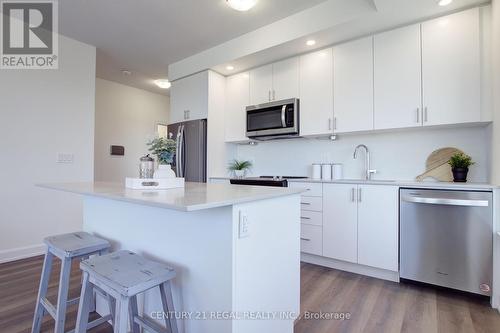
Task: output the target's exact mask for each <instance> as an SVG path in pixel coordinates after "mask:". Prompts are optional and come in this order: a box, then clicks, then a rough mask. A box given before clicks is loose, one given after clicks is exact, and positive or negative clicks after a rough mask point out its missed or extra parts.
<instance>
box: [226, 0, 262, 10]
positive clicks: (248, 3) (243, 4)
mask: <svg viewBox="0 0 500 333" xmlns="http://www.w3.org/2000/svg"><path fill="white" fill-rule="evenodd" d="M226 3H227V4H228V5H229V7H231V8H232V9H235V10H238V11H240V12H245V11H247V10H249V9H251V8H252V7H253V6H255V4H256V3H257V0H226Z"/></svg>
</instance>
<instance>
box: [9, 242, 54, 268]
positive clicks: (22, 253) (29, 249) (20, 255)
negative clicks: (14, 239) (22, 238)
mask: <svg viewBox="0 0 500 333" xmlns="http://www.w3.org/2000/svg"><path fill="white" fill-rule="evenodd" d="M45 249H46V246H45V245H44V244H38V245H32V246H25V247H18V248H15V249H8V250H2V251H0V264H1V263H5V262H9V261H15V260H20V259H25V258H30V257H35V256H39V255H41V254H44V253H45Z"/></svg>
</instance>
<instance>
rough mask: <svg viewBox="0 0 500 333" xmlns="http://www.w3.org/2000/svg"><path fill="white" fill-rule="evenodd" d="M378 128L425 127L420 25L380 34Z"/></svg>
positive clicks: (376, 89) (376, 45) (376, 86)
mask: <svg viewBox="0 0 500 333" xmlns="http://www.w3.org/2000/svg"><path fill="white" fill-rule="evenodd" d="M373 47H374V48H373V52H374V66H375V67H374V73H375V75H374V92H375V98H374V100H375V102H374V103H375V113H374V121H375V129H389V128H403V127H415V126H421V125H422V117H421V111H422V108H421V107H422V105H421V104H422V94H421V90H422V88H421V87H422V77H421V55H420V25H419V24H417V25H412V26H409V27H404V28H401V29H397V30H393V31H389V32H386V33H382V34H379V35H376V36H375V37H374V42H373Z"/></svg>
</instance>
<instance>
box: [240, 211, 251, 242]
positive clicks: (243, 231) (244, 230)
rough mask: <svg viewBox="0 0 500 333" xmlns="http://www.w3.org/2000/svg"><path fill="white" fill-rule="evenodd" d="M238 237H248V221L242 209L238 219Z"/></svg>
mask: <svg viewBox="0 0 500 333" xmlns="http://www.w3.org/2000/svg"><path fill="white" fill-rule="evenodd" d="M238 237H239V238H247V237H250V221H249V219H248V215H247V214H245V213H244V212H242V211H240V220H239V223H238Z"/></svg>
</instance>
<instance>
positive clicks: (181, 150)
mask: <svg viewBox="0 0 500 333" xmlns="http://www.w3.org/2000/svg"><path fill="white" fill-rule="evenodd" d="M184 126H185V125H181V129H180V137H179V139H180V140H179V176H178V177H184Z"/></svg>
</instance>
